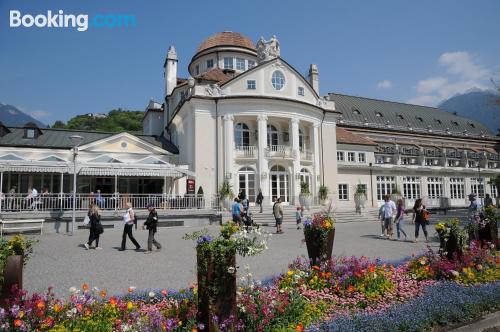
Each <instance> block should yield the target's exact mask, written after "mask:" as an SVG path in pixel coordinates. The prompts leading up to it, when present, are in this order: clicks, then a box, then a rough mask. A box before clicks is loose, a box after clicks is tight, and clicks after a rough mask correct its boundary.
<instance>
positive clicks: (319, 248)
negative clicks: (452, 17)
mask: <svg viewBox="0 0 500 332" xmlns="http://www.w3.org/2000/svg"><path fill="white" fill-rule="evenodd" d="M334 239H335V228H333V229H331V230H330V231H329V232H328V236H327V238H326V241H325V242H324V243H321V242H322V240H321V238H320V234H319V232H314V233H311V234H310V236H306V246H307V255H308V256H309V260H310V261H311V266H312V265H317V264H319V263H321V261H322V260H330V259H331V258H332V251H333V241H334Z"/></svg>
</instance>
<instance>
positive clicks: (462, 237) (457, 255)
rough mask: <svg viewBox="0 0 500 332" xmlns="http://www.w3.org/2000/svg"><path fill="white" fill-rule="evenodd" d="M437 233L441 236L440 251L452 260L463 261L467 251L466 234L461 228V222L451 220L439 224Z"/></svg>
mask: <svg viewBox="0 0 500 332" xmlns="http://www.w3.org/2000/svg"><path fill="white" fill-rule="evenodd" d="M435 229H436V232H437V233H438V235H439V243H440V245H439V251H440V253H441V254H442V255H443V256H446V257H447V258H448V259H450V260H458V259H461V258H462V256H463V253H464V249H465V244H466V243H465V242H466V237H467V236H466V234H465V230H464V229H463V228H461V227H460V220H458V219H456V218H455V219H450V220H448V221H444V222H443V221H441V222H438V223H437V225H436V227H435Z"/></svg>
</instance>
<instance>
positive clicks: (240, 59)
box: [235, 58, 246, 71]
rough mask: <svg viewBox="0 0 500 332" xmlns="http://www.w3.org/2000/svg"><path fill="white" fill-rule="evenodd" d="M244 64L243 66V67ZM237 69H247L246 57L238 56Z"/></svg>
mask: <svg viewBox="0 0 500 332" xmlns="http://www.w3.org/2000/svg"><path fill="white" fill-rule="evenodd" d="M242 65H243V67H242ZM235 69H236V70H243V71H244V70H245V69H246V66H245V59H244V58H236V67H235Z"/></svg>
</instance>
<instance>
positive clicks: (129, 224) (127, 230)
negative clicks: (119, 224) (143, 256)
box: [120, 202, 141, 251]
mask: <svg viewBox="0 0 500 332" xmlns="http://www.w3.org/2000/svg"><path fill="white" fill-rule="evenodd" d="M126 206H127V212H125V214H124V215H123V223H124V226H123V235H122V246H121V248H120V251H124V250H125V247H126V242H127V235H128V237H129V239H130V241H132V243H133V244H134V245H135V250H139V249H141V246H140V245H139V243H137V240H136V239H135V238H134V235H133V234H132V229H133V227H134V223H135V218H136V216H135V212H134V210H133V209H132V204H131V203H130V202H127V204H126Z"/></svg>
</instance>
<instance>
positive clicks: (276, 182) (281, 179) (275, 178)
mask: <svg viewBox="0 0 500 332" xmlns="http://www.w3.org/2000/svg"><path fill="white" fill-rule="evenodd" d="M270 174H271V195H270V196H271V200H274V199H276V198H277V197H280V198H281V202H283V203H288V202H289V201H290V200H289V198H288V173H287V172H286V170H285V168H284V167H283V166H278V165H276V166H273V167H272V168H271V172H270Z"/></svg>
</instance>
